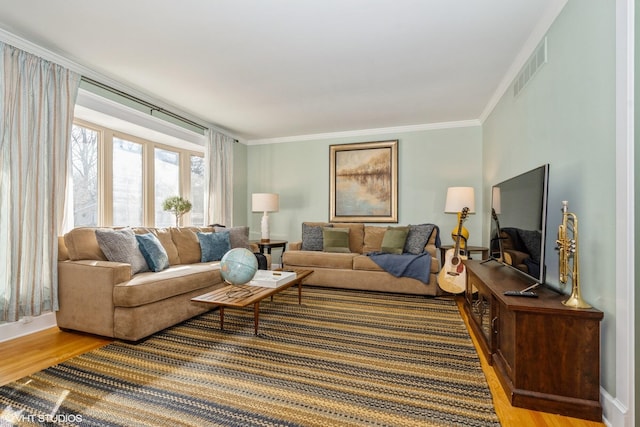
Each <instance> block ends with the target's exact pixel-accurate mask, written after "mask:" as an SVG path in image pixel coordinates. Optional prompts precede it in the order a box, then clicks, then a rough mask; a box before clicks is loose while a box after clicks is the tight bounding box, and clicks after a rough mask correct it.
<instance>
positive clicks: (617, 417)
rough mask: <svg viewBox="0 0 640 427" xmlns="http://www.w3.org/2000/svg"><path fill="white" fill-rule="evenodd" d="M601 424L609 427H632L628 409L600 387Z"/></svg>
mask: <svg viewBox="0 0 640 427" xmlns="http://www.w3.org/2000/svg"><path fill="white" fill-rule="evenodd" d="M600 401H601V402H602V422H603V423H604V424H605V425H607V426H610V427H633V425H632V424H631V414H630V413H629V409H628V408H627V407H626V406H625V405H624V404H622V402H620V401H619V400H618V399H615V398H614V397H613V396H611V395H610V394H609V393H607V391H606V390H605V389H603V388H602V387H600Z"/></svg>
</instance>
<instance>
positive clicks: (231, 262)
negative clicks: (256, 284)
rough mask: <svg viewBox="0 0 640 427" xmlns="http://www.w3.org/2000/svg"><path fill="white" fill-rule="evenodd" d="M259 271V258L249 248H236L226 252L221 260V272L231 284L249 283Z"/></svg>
mask: <svg viewBox="0 0 640 427" xmlns="http://www.w3.org/2000/svg"><path fill="white" fill-rule="evenodd" d="M256 271H258V260H257V259H256V256H255V255H254V254H253V252H251V251H250V250H248V249H245V248H235V249H231V250H230V251H229V252H227V253H226V254H224V256H223V257H222V259H221V260H220V274H221V275H222V278H223V279H224V281H225V282H227V283H229V284H230V285H243V284H245V283H249V281H250V280H251V279H253V276H255V274H256Z"/></svg>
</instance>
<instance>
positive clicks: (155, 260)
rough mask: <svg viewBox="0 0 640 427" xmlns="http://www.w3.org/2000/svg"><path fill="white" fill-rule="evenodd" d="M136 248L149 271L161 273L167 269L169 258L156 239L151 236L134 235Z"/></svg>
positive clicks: (148, 234) (149, 234)
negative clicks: (136, 243) (138, 249)
mask: <svg viewBox="0 0 640 427" xmlns="http://www.w3.org/2000/svg"><path fill="white" fill-rule="evenodd" d="M136 239H137V240H138V247H139V248H140V252H142V256H144V259H145V260H146V261H147V265H148V266H149V269H150V270H151V271H155V272H158V271H162V270H164V269H165V268H167V267H169V256H168V255H167V251H166V250H165V249H164V247H163V246H162V243H160V240H158V238H157V237H156V236H155V235H153V234H151V233H147V234H136Z"/></svg>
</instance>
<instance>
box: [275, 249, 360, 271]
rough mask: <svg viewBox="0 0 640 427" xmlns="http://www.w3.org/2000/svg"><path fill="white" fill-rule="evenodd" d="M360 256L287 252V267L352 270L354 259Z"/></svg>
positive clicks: (335, 253) (352, 254)
mask: <svg viewBox="0 0 640 427" xmlns="http://www.w3.org/2000/svg"><path fill="white" fill-rule="evenodd" d="M358 255H359V254H354V253H338V252H318V251H286V252H285V255H284V256H285V257H286V261H287V262H286V265H287V267H305V268H307V267H308V268H316V267H320V268H338V269H347V270H351V269H352V268H353V259H354V258H355V257H357V256H358Z"/></svg>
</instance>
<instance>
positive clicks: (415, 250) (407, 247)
mask: <svg viewBox="0 0 640 427" xmlns="http://www.w3.org/2000/svg"><path fill="white" fill-rule="evenodd" d="M433 227H434V226H433V224H418V225H409V234H407V241H406V242H405V243H404V252H406V253H410V254H414V255H419V254H421V253H422V252H424V247H425V246H426V245H427V242H428V241H429V236H431V233H432V232H433Z"/></svg>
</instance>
